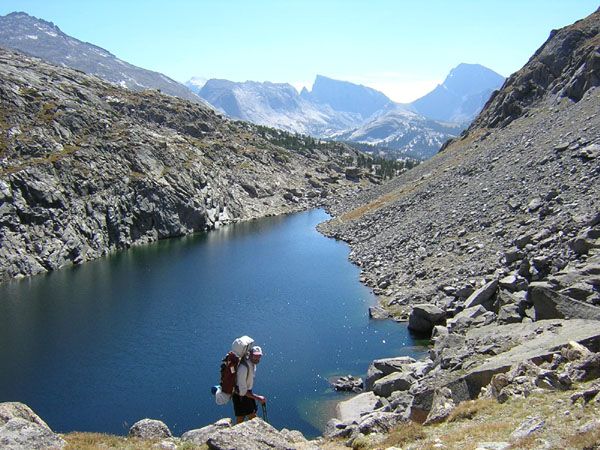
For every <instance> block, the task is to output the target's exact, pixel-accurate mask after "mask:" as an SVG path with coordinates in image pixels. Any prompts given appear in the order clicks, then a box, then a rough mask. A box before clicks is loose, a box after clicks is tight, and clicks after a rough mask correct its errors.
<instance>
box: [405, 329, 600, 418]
mask: <svg viewBox="0 0 600 450" xmlns="http://www.w3.org/2000/svg"><path fill="white" fill-rule="evenodd" d="M570 341H575V342H578V343H580V344H583V345H584V346H585V347H587V348H588V349H589V350H591V351H592V352H598V351H600V327H599V326H598V321H595V320H582V319H572V320H559V319H556V320H544V321H539V322H533V323H515V324H508V325H489V326H485V327H481V328H473V329H471V330H469V331H468V332H467V334H466V336H465V344H464V346H463V349H464V350H465V353H466V354H470V355H471V356H467V357H466V359H464V360H463V361H462V367H463V368H465V367H467V369H462V370H460V371H456V372H453V371H448V372H445V373H441V374H440V373H436V374H435V376H430V377H425V378H424V379H422V380H420V381H419V383H418V384H416V385H415V386H413V387H412V388H411V389H410V391H409V393H410V394H411V395H413V397H414V398H413V402H412V405H411V407H410V418H411V419H412V420H415V421H418V422H424V421H425V420H426V419H427V416H428V415H429V412H430V411H431V408H432V405H433V400H434V394H435V392H436V390H437V389H439V388H441V387H448V388H449V389H450V391H451V392H452V401H453V402H454V403H455V404H458V403H459V402H462V401H464V400H470V399H475V398H477V397H478V395H479V394H480V392H481V389H482V388H483V387H485V386H487V385H488V384H489V383H490V381H491V380H492V377H493V376H494V375H496V374H499V373H505V372H508V371H509V370H510V369H511V367H513V366H514V365H515V364H517V363H519V362H522V361H529V360H531V361H541V360H550V359H552V357H553V355H554V354H555V353H557V352H560V351H561V349H562V348H563V347H564V346H566V345H568V344H569V343H570ZM461 351H462V350H461V349H458V350H455V352H458V353H461ZM490 355H492V356H490ZM594 356H595V355H593V356H590V357H589V358H586V359H585V360H584V361H582V362H580V363H578V365H576V366H575V365H574V366H573V370H576V371H577V372H578V373H579V374H581V377H582V379H589V378H590V377H593V376H595V374H596V373H597V372H598V371H599V368H600V362H598V360H597V359H595V358H594Z"/></svg>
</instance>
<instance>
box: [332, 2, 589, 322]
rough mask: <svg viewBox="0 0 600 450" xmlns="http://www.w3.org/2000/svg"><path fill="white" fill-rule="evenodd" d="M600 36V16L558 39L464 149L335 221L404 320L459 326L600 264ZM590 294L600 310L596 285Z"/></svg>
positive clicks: (487, 112)
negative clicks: (473, 310) (495, 302)
mask: <svg viewBox="0 0 600 450" xmlns="http://www.w3.org/2000/svg"><path fill="white" fill-rule="evenodd" d="M599 26H600V12H596V13H594V14H592V15H591V16H589V17H587V18H586V19H584V20H581V21H579V22H577V23H575V24H574V25H572V26H569V27H566V28H564V29H562V30H559V31H557V32H554V33H553V34H552V36H551V38H550V39H549V40H548V42H546V43H545V44H544V45H543V46H542V48H541V49H540V50H539V51H538V52H537V53H536V54H535V55H534V56H533V57H532V58H531V60H530V61H529V62H528V63H527V65H526V66H525V67H524V68H523V69H522V70H520V71H519V72H517V73H516V74H514V75H513V76H511V77H510V79H509V80H508V81H507V82H506V83H505V85H504V87H503V88H502V90H501V91H500V92H498V94H497V95H495V97H494V98H493V99H491V100H490V102H489V103H488V105H487V106H486V108H485V109H484V111H483V112H482V113H481V115H480V116H479V118H478V119H477V120H476V121H475V123H474V124H473V126H471V128H470V129H469V131H468V134H467V135H466V136H465V137H463V138H462V139H460V140H456V141H455V142H453V143H452V144H450V145H449V146H448V147H447V148H446V149H445V150H444V151H442V152H441V153H440V154H438V155H436V156H435V157H434V158H433V159H431V160H430V161H428V162H426V163H424V164H422V165H420V166H419V167H417V168H416V169H414V170H411V171H410V172H408V173H406V174H404V175H403V176H402V177H399V178H398V179H396V180H393V181H392V182H390V183H388V184H386V185H384V186H381V187H380V188H376V189H374V190H372V191H370V192H366V193H364V194H362V195H360V196H358V197H356V198H355V199H353V201H352V202H346V203H341V204H339V205H336V206H334V208H333V212H334V214H335V215H336V216H337V218H336V219H335V220H333V221H331V222H330V223H328V224H326V225H324V226H323V227H322V229H323V230H324V231H325V232H326V233H328V234H330V235H332V236H335V237H338V238H341V239H344V240H347V241H348V242H350V244H351V246H352V253H351V259H352V260H353V261H355V262H356V263H357V264H359V265H360V266H361V267H362V269H363V280H364V281H365V282H366V283H367V284H368V285H370V286H373V287H374V288H375V290H376V292H377V293H379V294H380V295H381V296H382V303H383V305H384V306H386V307H387V308H388V309H390V310H392V311H393V312H394V313H395V314H396V315H397V316H398V317H402V316H403V317H407V315H408V313H409V311H410V310H411V305H414V304H416V303H433V304H435V305H437V306H438V307H439V308H440V309H441V310H442V311H443V312H444V314H447V315H448V317H452V315H454V314H456V313H458V312H459V311H461V309H463V308H464V307H465V305H466V303H465V302H466V300H467V298H468V297H469V295H470V294H471V293H473V291H475V290H477V289H478V288H479V287H480V286H482V284H484V283H485V282H488V281H492V280H494V279H496V280H498V279H502V278H503V277H504V276H515V277H517V279H519V280H524V283H522V285H521V286H520V288H519V290H524V292H522V294H526V293H527V292H526V291H527V285H528V283H531V282H534V281H541V280H547V279H548V278H547V277H549V276H554V275H556V274H558V273H561V271H564V270H568V269H566V268H567V267H571V266H573V265H577V264H585V261H586V260H588V259H590V258H592V257H593V255H594V254H595V252H597V248H598V246H599V245H600V242H598V234H599V231H598V222H599V221H600V216H599V213H600V183H599V182H598V179H599V177H600V153H599V150H600V115H599V114H598V111H599V110H600V89H599V88H598V74H599V70H598V66H597V62H598V61H599V59H598V58H599V57H600V56H599V55H600V52H599V48H600V40H599V39H600V37H599V34H598V30H599ZM570 264H571V266H570ZM594 286H595V287H594ZM560 288H561V289H568V287H567V286H566V285H562V286H561V287H560ZM569 292H571V294H572V292H573V291H569ZM586 292H587V293H586V294H585V295H584V296H583V298H585V299H586V301H587V302H589V303H590V304H597V303H599V302H600V293H599V292H598V287H597V285H596V284H593V283H591V284H587V288H586ZM530 305H531V304H530ZM524 311H525V310H524V309H523V310H521V316H519V320H521V319H522V318H523V316H525V312H524ZM497 312H498V310H497V308H496V311H495V313H497Z"/></svg>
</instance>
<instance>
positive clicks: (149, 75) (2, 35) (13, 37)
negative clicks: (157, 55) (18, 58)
mask: <svg viewBox="0 0 600 450" xmlns="http://www.w3.org/2000/svg"><path fill="white" fill-rule="evenodd" d="M0 46H2V47H6V48H11V49H14V50H18V51H20V52H23V53H26V54H28V55H31V56H36V57H38V58H41V59H43V60H46V61H48V62H51V63H53V64H57V65H60V66H64V67H70V68H72V69H77V70H80V71H82V72H85V73H87V74H90V75H96V76H97V77H100V78H103V79H105V80H107V81H110V82H112V83H116V84H119V85H120V86H122V87H126V88H129V89H132V90H136V91H140V90H144V89H158V90H160V91H162V92H164V93H165V94H169V95H173V96H175V97H180V98H183V99H186V100H191V101H193V102H197V103H203V101H202V100H201V99H200V98H199V97H198V96H197V95H196V94H194V93H193V92H192V91H190V89H189V88H188V87H186V86H184V85H183V84H181V83H178V82H177V81H175V80H172V79H171V78H169V77H167V76H165V75H163V74H162V73H158V72H153V71H151V70H146V69H142V68H140V67H136V66H134V65H132V64H129V63H127V62H125V61H122V60H120V59H119V58H117V57H116V56H115V55H113V54H112V53H110V52H108V51H106V50H104V49H103V48H100V47H97V46H95V45H92V44H89V43H87V42H82V41H80V40H78V39H75V38H73V37H71V36H68V35H66V34H65V33H63V32H62V31H61V30H60V28H58V27H57V26H56V25H54V24H53V23H52V22H46V21H45V20H41V19H37V18H35V17H32V16H30V15H28V14H26V13H24V12H14V13H10V14H7V15H6V16H0Z"/></svg>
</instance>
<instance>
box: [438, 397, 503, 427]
mask: <svg viewBox="0 0 600 450" xmlns="http://www.w3.org/2000/svg"><path fill="white" fill-rule="evenodd" d="M496 405H497V402H496V401H495V400H492V399H479V400H469V401H466V402H462V403H461V404H459V405H458V406H457V407H456V408H454V409H453V410H452V412H451V413H450V415H449V416H448V419H447V421H448V422H457V421H459V420H466V419H472V418H473V417H474V416H475V415H477V414H484V413H486V412H489V411H491V410H492V409H493V408H494V407H495V406H496Z"/></svg>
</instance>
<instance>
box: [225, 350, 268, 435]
mask: <svg viewBox="0 0 600 450" xmlns="http://www.w3.org/2000/svg"><path fill="white" fill-rule="evenodd" d="M261 356H262V349H261V348H260V347H259V346H258V345H256V346H254V347H252V348H251V349H250V353H249V355H247V356H244V357H242V360H241V361H240V365H239V366H238V369H237V376H236V378H237V382H236V388H235V390H234V392H233V395H232V400H233V411H234V413H235V417H236V423H242V422H243V421H244V419H245V418H246V417H248V419H249V420H251V419H254V418H255V417H256V411H257V409H258V408H257V405H256V400H258V401H259V402H261V403H262V404H263V405H264V404H265V403H266V402H267V399H266V397H264V396H262V395H257V394H255V393H253V392H252V387H253V386H254V374H255V373H256V365H257V364H258V363H259V362H260V358H261Z"/></svg>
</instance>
